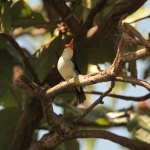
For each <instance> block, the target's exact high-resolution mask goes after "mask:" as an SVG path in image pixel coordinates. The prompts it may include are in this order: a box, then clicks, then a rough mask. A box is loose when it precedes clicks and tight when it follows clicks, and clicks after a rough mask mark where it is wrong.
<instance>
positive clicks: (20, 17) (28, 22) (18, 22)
mask: <svg viewBox="0 0 150 150" xmlns="http://www.w3.org/2000/svg"><path fill="white" fill-rule="evenodd" d="M10 16H11V20H12V26H14V27H27V26H36V25H37V24H41V23H45V22H46V21H45V20H44V18H43V16H42V14H41V13H38V12H34V11H32V9H31V8H30V6H29V5H28V4H27V3H26V2H25V1H17V2H16V3H15V4H14V5H13V6H12V7H11V9H10ZM37 27H41V26H40V25H38V26H37Z"/></svg>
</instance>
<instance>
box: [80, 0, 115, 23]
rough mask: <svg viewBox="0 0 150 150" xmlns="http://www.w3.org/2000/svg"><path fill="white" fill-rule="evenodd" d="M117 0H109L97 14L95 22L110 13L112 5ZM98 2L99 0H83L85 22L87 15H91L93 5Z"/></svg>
mask: <svg viewBox="0 0 150 150" xmlns="http://www.w3.org/2000/svg"><path fill="white" fill-rule="evenodd" d="M116 1H117V0H107V1H106V3H105V4H104V6H103V8H102V9H101V10H100V11H99V12H98V13H97V14H96V16H95V18H94V22H95V23H98V22H99V21H101V20H102V19H104V17H105V16H106V15H107V14H108V13H109V11H110V10H111V9H112V7H113V6H114V5H115V4H116ZM97 2H98V0H82V6H83V10H84V11H83V22H85V20H86V18H87V16H88V15H89V13H90V11H91V9H92V8H93V6H94V5H95V4H96V3H97Z"/></svg>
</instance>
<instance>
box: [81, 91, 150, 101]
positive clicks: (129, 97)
mask: <svg viewBox="0 0 150 150" xmlns="http://www.w3.org/2000/svg"><path fill="white" fill-rule="evenodd" d="M84 92H85V93H86V94H96V95H101V94H102V93H103V92H97V91H89V90H84ZM107 96H108V97H113V98H119V99H122V100H130V101H135V102H141V101H145V100H148V99H149V98H150V93H149V94H146V95H144V96H140V97H133V96H124V95H117V94H108V95H107Z"/></svg>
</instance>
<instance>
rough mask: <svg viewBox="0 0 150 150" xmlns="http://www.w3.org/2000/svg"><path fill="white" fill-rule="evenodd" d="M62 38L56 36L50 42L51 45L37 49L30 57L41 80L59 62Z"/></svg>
mask: <svg viewBox="0 0 150 150" xmlns="http://www.w3.org/2000/svg"><path fill="white" fill-rule="evenodd" d="M61 42H62V41H61V38H60V37H55V38H54V39H53V40H52V41H51V42H50V44H49V47H47V48H46V47H43V50H42V52H41V50H39V51H37V52H36V53H35V54H34V55H33V56H31V57H30V59H29V60H30V62H31V64H32V66H33V67H34V69H35V71H36V73H37V74H38V77H39V79H40V81H41V82H42V81H43V79H44V78H45V76H46V75H47V74H48V73H49V72H50V70H51V69H52V67H53V66H54V65H55V64H56V63H57V55H56V53H60V52H59V51H58V50H59V49H60V47H61Z"/></svg>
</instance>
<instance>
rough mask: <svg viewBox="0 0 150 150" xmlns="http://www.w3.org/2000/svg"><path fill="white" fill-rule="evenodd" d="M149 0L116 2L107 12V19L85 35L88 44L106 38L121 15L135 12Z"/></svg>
mask: <svg viewBox="0 0 150 150" xmlns="http://www.w3.org/2000/svg"><path fill="white" fill-rule="evenodd" d="M146 1H147V0H139V1H136V0H132V1H130V0H123V1H121V2H120V3H118V4H116V5H115V6H114V7H113V8H112V10H111V11H110V12H109V13H108V14H107V16H106V17H105V19H104V20H103V21H102V22H101V23H100V24H99V25H97V26H94V27H92V28H91V29H90V30H89V31H88V32H87V33H86V35H85V39H86V44H88V45H89V44H91V43H95V42H96V41H97V40H98V41H99V40H101V39H102V38H104V37H105V36H106V35H107V33H109V32H110V31H111V30H112V29H113V28H114V27H116V26H117V25H118V23H119V20H120V19H121V17H122V16H123V15H125V14H127V13H128V15H130V14H132V13H134V12H135V11H136V10H137V9H139V8H140V7H141V6H142V5H143V4H144V3H145V2H146Z"/></svg>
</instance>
